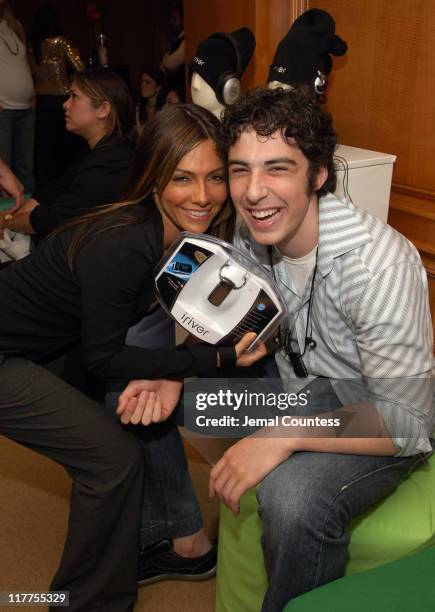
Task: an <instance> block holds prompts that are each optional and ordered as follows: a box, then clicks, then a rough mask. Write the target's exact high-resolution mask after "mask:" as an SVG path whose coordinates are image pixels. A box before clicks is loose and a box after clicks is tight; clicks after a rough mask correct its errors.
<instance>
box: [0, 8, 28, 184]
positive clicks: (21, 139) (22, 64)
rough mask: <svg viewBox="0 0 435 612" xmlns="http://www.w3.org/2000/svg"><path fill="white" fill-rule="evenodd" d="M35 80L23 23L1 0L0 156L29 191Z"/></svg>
mask: <svg viewBox="0 0 435 612" xmlns="http://www.w3.org/2000/svg"><path fill="white" fill-rule="evenodd" d="M32 98H33V81H32V75H31V74H30V69H29V64H28V62H27V52H26V43H25V35H24V30H23V27H22V25H21V24H20V23H19V21H17V20H16V19H15V17H14V14H13V12H12V9H11V6H10V3H9V0H0V157H1V158H2V159H3V160H4V161H5V163H6V164H8V165H9V166H10V167H11V169H12V171H13V172H14V173H15V174H16V176H17V177H18V179H19V180H20V181H21V183H23V185H24V189H25V190H26V191H32V189H33V182H34V181H33V147H34V124H35V118H34V110H33V108H32Z"/></svg>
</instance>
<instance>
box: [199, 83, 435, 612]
mask: <svg viewBox="0 0 435 612" xmlns="http://www.w3.org/2000/svg"><path fill="white" fill-rule="evenodd" d="M223 128H224V133H225V145H226V149H227V151H228V172H229V182H230V190H231V196H232V199H233V201H234V204H235V206H236V208H237V211H238V213H239V215H240V217H241V219H242V221H243V222H244V226H243V227H242V229H241V232H240V235H239V244H240V245H241V246H243V247H244V248H246V249H248V250H249V252H250V253H251V255H252V256H253V257H254V258H255V259H257V260H258V261H260V262H261V263H262V264H264V265H265V266H266V267H268V268H269V269H271V268H272V271H273V274H274V276H275V277H276V278H277V279H279V280H280V281H281V282H282V283H283V284H284V286H285V298H286V301H287V304H288V307H289V312H290V319H289V321H288V323H287V329H286V330H284V331H285V332H286V333H285V337H284V342H283V344H284V347H283V348H281V349H279V350H278V351H277V353H276V364H277V366H278V369H279V373H280V376H281V379H282V381H283V384H284V386H286V384H287V383H289V382H290V381H295V379H296V380H297V381H299V383H300V384H299V388H300V386H301V384H303V382H304V381H305V382H306V383H310V386H309V388H310V390H311V392H312V395H311V401H310V404H311V410H312V412H314V413H315V412H316V411H317V412H319V413H320V412H324V411H325V410H328V409H330V408H337V407H339V408H338V410H336V412H335V413H334V414H336V415H342V416H344V413H345V412H349V406H346V404H347V403H348V402H347V401H346V393H347V392H349V385H343V384H337V385H336V384H335V383H337V382H338V381H339V380H341V381H342V380H343V379H352V381H354V380H355V381H359V386H360V389H363V391H364V393H363V396H364V397H365V398H367V397H368V398H369V400H370V401H369V402H366V403H365V404H364V405H360V409H359V410H358V409H357V410H355V409H352V411H353V415H354V421H355V423H356V427H357V429H356V431H359V432H360V435H361V437H335V435H334V434H333V435H330V434H328V433H326V430H325V429H324V428H323V429H322V428H318V429H312V430H311V431H310V432H309V433H308V434H307V432H305V433H304V432H303V431H302V428H299V430H298V428H294V429H293V430H292V432H291V433H287V434H285V433H284V434H283V437H276V436H277V432H270V431H269V432H267V431H265V432H263V433H264V435H263V436H261V435H258V434H256V435H255V436H251V437H248V438H245V439H243V440H240V441H239V442H238V443H236V444H235V445H234V446H232V447H231V448H230V449H229V450H228V451H227V452H226V454H225V456H224V457H223V458H222V459H221V460H220V461H219V462H218V463H217V464H216V466H215V467H214V468H213V470H212V473H211V479H210V492H211V493H217V494H218V495H219V497H220V498H221V499H222V500H223V501H224V503H226V504H227V505H228V506H229V507H230V508H232V510H233V511H234V512H237V511H238V508H239V499H240V496H241V495H242V494H243V493H244V492H245V491H246V490H247V489H248V488H250V487H252V486H255V485H257V484H258V483H260V482H261V485H260V487H259V490H258V499H259V504H260V507H259V513H260V515H261V518H262V520H263V525H264V532H263V550H264V556H265V563H266V568H267V571H268V576H269V580H270V585H269V589H268V591H267V594H266V597H265V600H264V604H263V610H264V611H267V612H273V611H275V610H276V611H278V610H282V608H283V607H284V605H285V604H286V603H287V602H288V601H289V600H290V599H291V598H292V597H295V596H297V595H300V594H301V593H304V592H305V591H308V590H310V589H312V588H314V587H316V586H318V585H320V584H323V583H326V582H329V581H331V580H334V579H336V578H338V577H340V576H342V575H343V574H344V566H345V560H346V551H347V545H348V542H349V535H348V532H347V526H348V524H349V522H350V520H351V519H352V518H353V517H355V516H357V515H359V514H361V513H362V512H364V511H365V510H366V509H367V508H368V507H370V506H371V505H373V504H374V503H376V502H377V501H378V500H380V499H381V498H382V497H384V496H385V495H387V494H388V493H389V492H390V491H392V490H393V489H394V487H395V486H396V485H397V484H398V482H399V481H400V480H401V479H402V478H403V477H404V476H406V474H408V473H409V472H410V471H411V470H412V469H413V467H414V466H415V465H416V464H417V463H418V461H419V456H421V453H426V452H430V451H431V444H430V440H429V436H430V433H431V429H432V424H433V414H432V397H431V389H430V372H431V367H432V328H431V320H430V312H429V305H428V293H427V281H426V276H425V272H424V269H423V267H422V265H421V262H420V258H419V255H418V253H417V251H416V249H415V248H414V247H413V245H411V244H410V243H409V242H408V241H407V240H406V239H405V238H404V237H403V236H401V235H400V234H398V233H397V232H396V231H395V230H393V229H392V228H391V227H389V226H387V225H385V224H383V223H382V222H381V221H379V220H378V219H375V218H373V217H371V216H370V215H369V214H368V213H366V212H365V211H362V210H360V209H358V208H355V207H354V206H353V205H352V204H349V203H344V202H342V201H340V200H338V199H337V198H336V197H335V196H333V195H331V193H332V192H333V191H334V190H335V181H336V179H335V170H334V165H333V154H334V149H335V146H336V136H335V133H334V131H333V128H332V123H331V119H330V117H329V115H327V114H326V113H324V112H323V111H322V109H321V108H320V106H319V105H318V104H317V103H316V102H315V101H311V100H308V99H307V98H306V97H305V96H304V95H303V94H301V93H300V92H298V91H296V90H293V91H284V90H275V91H270V90H254V91H251V92H249V93H248V94H247V95H245V96H244V97H243V98H242V99H241V100H240V101H239V102H238V103H236V104H235V105H234V106H232V107H229V108H228V109H227V110H226V113H225V116H224V121H223ZM269 245H271V246H272V248H270V246H269ZM281 332H283V330H281ZM304 375H308V376H307V378H304ZM313 379H314V381H313ZM301 381H302V382H301ZM331 383H332V384H331ZM357 386H358V385H357ZM350 387H352V385H350ZM399 388H400V392H399V390H398V389H399ZM394 389H395V390H396V391H394ZM316 390H317V393H316ZM357 399H360V398H357ZM343 405H344V406H343ZM340 406H343V408H341V407H340ZM282 429H284V428H282ZM393 432H394V434H393ZM271 434H272V435H271ZM345 435H346V434H345ZM353 435H355V434H353ZM328 436H329V437H328ZM363 436H364V437H363ZM372 436H373V437H372ZM374 436H377V437H374Z"/></svg>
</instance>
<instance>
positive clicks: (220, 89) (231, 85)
mask: <svg viewBox="0 0 435 612" xmlns="http://www.w3.org/2000/svg"><path fill="white" fill-rule="evenodd" d="M210 38H218V39H222V40H225V41H227V42H228V43H230V45H231V47H232V49H233V51H234V54H235V56H236V66H237V67H236V71H235V72H232V71H231V70H227V71H226V72H223V73H222V74H221V75H220V76H219V79H218V82H217V86H216V91H215V93H216V97H217V99H218V100H219V102H220V103H221V104H223V105H224V106H231V105H232V104H234V102H236V101H237V100H238V98H239V97H240V94H241V93H242V84H241V82H240V79H241V75H242V70H241V66H240V51H239V45H238V43H237V40H236V39H235V38H234V37H233V36H231V34H226V33H224V32H217V33H216V34H213V36H211V37H210Z"/></svg>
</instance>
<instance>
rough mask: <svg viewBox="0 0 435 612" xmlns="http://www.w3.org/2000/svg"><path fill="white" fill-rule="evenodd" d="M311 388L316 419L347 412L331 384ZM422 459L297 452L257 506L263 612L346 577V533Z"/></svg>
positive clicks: (265, 486)
mask: <svg viewBox="0 0 435 612" xmlns="http://www.w3.org/2000/svg"><path fill="white" fill-rule="evenodd" d="M314 382H315V383H316V384H314V385H311V386H310V389H311V395H310V412H312V413H313V414H314V413H315V412H324V411H327V410H333V409H334V408H338V407H339V406H340V405H341V404H340V402H339V400H338V398H337V397H336V395H335V393H334V391H333V389H332V386H331V385H330V383H329V380H328V379H317V381H314ZM422 461H424V457H422V456H420V455H419V456H415V457H400V458H395V457H373V456H363V455H346V454H334V453H316V452H298V453H295V454H294V455H292V456H291V457H290V458H289V459H287V461H284V463H281V464H280V465H279V466H278V467H277V468H275V469H274V470H273V471H272V472H270V474H268V476H266V478H265V479H264V480H263V482H262V483H261V485H260V487H259V489H258V492H257V498H258V502H259V514H260V517H261V519H262V522H263V536H262V547H263V553H264V559H265V564H266V569H267V573H268V578H269V587H268V589H267V592H266V596H265V599H264V602H263V607H262V611H263V612H281V611H282V609H283V608H284V606H285V605H286V604H287V602H288V601H290V600H291V599H292V598H294V597H297V596H298V595H301V594H302V593H305V592H306V591H310V590H311V589H313V588H315V587H317V586H320V585H322V584H325V583H327V582H331V581H332V580H336V579H337V578H340V577H341V576H343V575H344V568H345V563H346V556H347V548H348V545H349V531H348V525H349V523H350V521H351V520H352V519H353V518H355V517H356V516H358V515H360V514H362V513H363V512H364V511H365V510H367V509H368V508H370V507H371V506H373V505H374V504H376V503H377V502H378V501H379V500H381V499H382V498H383V497H385V496H386V495H388V494H389V493H391V492H392V491H393V490H394V489H395V487H396V486H397V485H398V484H399V482H400V481H401V480H403V479H404V478H406V477H407V476H408V475H409V474H410V473H411V472H412V471H413V469H414V468H415V467H416V466H417V465H418V464H420V463H421V462H422Z"/></svg>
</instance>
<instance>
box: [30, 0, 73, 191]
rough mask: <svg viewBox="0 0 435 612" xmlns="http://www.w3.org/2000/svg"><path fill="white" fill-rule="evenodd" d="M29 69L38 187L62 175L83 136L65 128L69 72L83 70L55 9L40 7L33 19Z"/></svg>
mask: <svg viewBox="0 0 435 612" xmlns="http://www.w3.org/2000/svg"><path fill="white" fill-rule="evenodd" d="M29 62H30V68H31V70H32V75H33V78H34V81H35V89H36V94H37V98H36V126H35V180H36V186H37V188H38V189H40V188H41V187H43V186H44V185H45V184H46V183H48V182H49V181H51V180H53V179H56V178H60V177H61V176H62V174H63V173H64V172H65V170H66V169H67V166H68V165H69V164H70V163H71V162H72V161H73V159H74V157H75V156H76V155H77V153H78V152H79V150H80V146H81V142H80V139H79V138H77V137H75V136H73V135H72V134H71V133H70V132H68V131H66V129H65V118H64V112H63V103H64V102H65V101H66V99H67V98H68V96H69V92H70V86H71V79H70V77H69V74H68V71H69V70H71V71H74V72H78V71H80V70H83V69H84V65H83V62H82V61H81V59H80V55H79V54H78V52H77V51H76V50H75V49H73V48H72V47H71V45H70V43H69V42H68V40H67V39H66V38H65V36H63V28H62V26H61V24H60V21H59V16H58V14H57V12H56V10H55V9H54V8H53V7H52V6H51V5H49V4H44V5H43V6H40V7H39V8H38V9H37V10H36V12H35V15H34V18H33V27H32V34H31V48H30V55H29Z"/></svg>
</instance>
